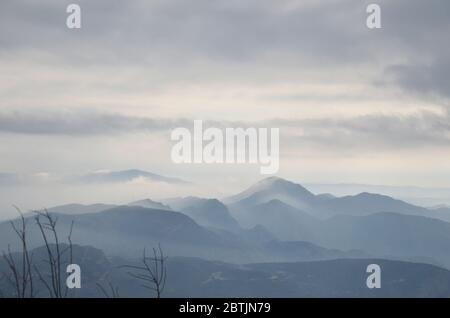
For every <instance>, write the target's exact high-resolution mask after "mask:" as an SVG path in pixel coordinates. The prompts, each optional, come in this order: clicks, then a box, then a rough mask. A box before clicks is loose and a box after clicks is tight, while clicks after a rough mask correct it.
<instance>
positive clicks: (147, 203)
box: [128, 199, 172, 211]
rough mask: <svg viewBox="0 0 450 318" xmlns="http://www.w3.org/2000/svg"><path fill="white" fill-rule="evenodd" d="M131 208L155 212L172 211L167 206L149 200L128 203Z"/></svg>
mask: <svg viewBox="0 0 450 318" xmlns="http://www.w3.org/2000/svg"><path fill="white" fill-rule="evenodd" d="M128 205H131V206H140V207H143V208H148V209H156V210H169V211H170V210H172V209H171V208H170V207H169V206H167V205H165V204H162V203H160V202H156V201H153V200H151V199H143V200H138V201H134V202H130V203H128Z"/></svg>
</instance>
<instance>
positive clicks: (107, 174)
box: [78, 169, 188, 184]
mask: <svg viewBox="0 0 450 318" xmlns="http://www.w3.org/2000/svg"><path fill="white" fill-rule="evenodd" d="M137 178H144V179H147V180H149V181H157V182H165V183H170V184H180V183H188V182H187V181H184V180H182V179H179V178H173V177H167V176H163V175H159V174H156V173H153V172H148V171H144V170H139V169H127V170H119V171H110V170H98V171H94V172H92V173H88V174H86V175H84V176H81V177H79V178H78V181H81V182H86V183H118V182H130V181H133V180H135V179H137Z"/></svg>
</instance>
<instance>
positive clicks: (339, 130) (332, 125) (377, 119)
mask: <svg viewBox="0 0 450 318" xmlns="http://www.w3.org/2000/svg"><path fill="white" fill-rule="evenodd" d="M267 124H268V125H271V126H275V127H277V126H278V127H284V128H286V129H289V128H293V129H294V131H291V132H290V133H289V132H287V134H286V135H285V138H286V139H287V141H288V143H289V144H290V145H291V146H300V145H303V146H304V145H308V146H318V147H320V148H322V149H329V150H333V151H336V150H339V151H345V149H348V150H350V151H354V150H355V149H356V150H357V149H366V150H371V151H375V150H377V149H382V150H386V149H389V150H398V149H408V148H409V149H416V150H417V149H423V148H430V147H448V146H450V116H449V114H448V113H447V114H444V115H439V114H435V113H430V112H425V111H424V112H420V113H417V114H415V115H382V114H378V115H377V114H375V115H365V116H358V117H352V118H341V119H339V118H322V119H304V120H285V119H278V120H272V121H270V122H268V123H267ZM298 131H301V133H298Z"/></svg>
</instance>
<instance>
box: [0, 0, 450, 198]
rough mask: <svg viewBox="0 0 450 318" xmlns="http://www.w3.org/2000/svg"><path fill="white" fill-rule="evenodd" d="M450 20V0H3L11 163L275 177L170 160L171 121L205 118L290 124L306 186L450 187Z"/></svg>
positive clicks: (238, 180)
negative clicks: (375, 15) (76, 14)
mask: <svg viewBox="0 0 450 318" xmlns="http://www.w3.org/2000/svg"><path fill="white" fill-rule="evenodd" d="M371 2H376V3H378V4H379V5H380V6H381V10H382V11H381V12H382V16H381V17H382V28H381V29H377V30H371V29H368V28H367V27H366V18H367V13H366V7H367V5H368V4H369V3H371ZM69 3H77V4H79V5H80V6H81V9H82V28H81V29H80V30H69V29H68V28H67V27H66V23H65V22H66V17H67V13H66V7H67V5H68V4H69ZM449 16H450V2H449V1H446V0H441V1H439V0H431V1H424V0H396V1H361V0H328V1H317V0H314V1H312V0H307V1H293V0H277V1H273V0H270V1H269V0H244V1H243V0H226V1H225V0H195V1H194V0H191V1H188V0H158V1H137V0H136V1H133V0H132V1H118V0H96V1H91V0H89V1H88V0H79V1H60V0H58V1H57V0H52V1H51V0H41V1H31V0H29V1H23V0H2V1H1V2H0V70H1V71H0V144H1V145H2V146H1V147H0V173H15V174H21V175H37V176H46V177H48V178H50V179H51V176H57V175H63V174H74V173H86V172H88V171H95V170H99V169H109V170H120V169H128V168H140V169H144V170H148V171H152V172H156V173H160V174H163V175H169V176H177V177H182V178H184V179H188V180H191V181H193V182H195V183H197V184H201V185H202V186H203V188H202V189H200V188H199V189H197V191H198V192H199V193H200V194H204V195H208V194H209V195H214V193H213V192H215V193H216V192H217V193H221V194H226V193H229V192H230V191H231V189H236V187H239V186H241V187H245V186H247V185H249V184H250V183H251V182H254V181H256V180H258V179H260V178H261V176H260V175H259V167H258V166H247V165H244V166H220V165H213V166H204V165H200V166H198V165H197V166H189V165H182V166H180V165H174V164H173V163H172V162H171V161H170V149H171V145H172V144H171V142H170V130H171V129H172V128H174V127H177V126H188V127H189V125H191V124H192V120H193V119H203V120H205V121H209V122H210V123H212V124H214V123H215V124H217V125H223V126H224V127H226V126H230V127H234V126H238V125H242V126H252V127H279V128H280V134H281V140H280V151H281V162H280V172H279V175H280V176H282V177H287V178H289V179H292V180H295V181H298V182H321V183H326V182H329V183H339V182H357V183H366V184H385V185H413V186H428V187H450V160H448V158H450V103H449V99H450V41H448V35H449V34H450V19H449ZM0 181H1V180H0ZM2 189H3V190H0V191H4V192H3V193H6V192H5V191H6V190H5V187H3V188H2ZM148 194H149V195H152V193H148ZM9 195H10V194H8V196H9ZM159 195H161V194H159ZM155 196H158V195H157V194H155ZM91 199H92V200H94V199H93V198H91ZM92 200H91V201H92ZM85 201H89V200H85ZM46 202H47V201H46ZM19 203H20V202H19ZM43 204H44V203H43Z"/></svg>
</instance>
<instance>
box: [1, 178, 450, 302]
mask: <svg viewBox="0 0 450 318" xmlns="http://www.w3.org/2000/svg"><path fill="white" fill-rule="evenodd" d="M48 211H49V212H50V213H51V215H53V216H54V217H55V219H57V224H58V233H59V234H60V236H61V237H66V235H67V233H68V231H69V230H70V227H71V224H72V221H74V222H75V223H74V224H75V226H74V230H73V237H72V240H73V241H74V242H76V244H79V245H82V246H92V247H93V248H96V249H99V250H101V251H102V253H103V252H104V253H105V254H106V257H107V258H108V259H116V258H119V259H125V260H128V261H130V260H133V259H135V258H137V257H139V255H140V253H141V252H142V249H143V248H152V247H154V246H157V245H158V244H161V246H163V247H164V251H165V253H166V254H167V255H168V256H169V257H170V258H173V259H174V263H171V264H172V265H170V266H175V265H173V264H178V265H177V266H178V267H177V269H173V270H172V271H176V275H178V274H179V273H182V272H183V271H186V270H187V269H186V268H183V266H188V268H189V266H195V268H196V270H197V269H198V270H200V269H201V272H202V278H201V279H200V277H197V276H198V275H200V274H199V273H197V272H195V271H194V272H192V273H190V274H189V275H194V276H195V277H197V278H198V279H199V280H198V281H196V282H192V283H193V284H194V285H195V284H198V285H199V286H200V287H198V288H199V289H198V290H196V289H195V288H193V289H192V291H191V292H192V295H204V294H205V293H211V295H217V296H224V295H253V296H257V295H261V296H265V295H269V296H274V297H277V296H283V295H285V296H287V297H290V296H292V297H294V296H298V295H302V296H308V295H309V296H311V297H314V296H317V295H320V296H326V297H334V296H336V297H347V296H348V297H353V296H364V297H372V296H380V295H383V296H395V295H399V294H401V293H405V294H406V295H409V294H410V295H411V296H413V297H415V296H421V295H422V293H425V294H427V295H438V296H439V295H446V293H447V291H446V290H445V289H442V290H441V289H439V288H437V289H436V290H433V291H431V287H430V288H429V290H428V289H427V291H426V292H425V291H424V290H425V289H424V290H422V289H420V288H419V287H417V286H419V285H417V284H419V283H420V284H429V286H432V282H433V277H440V276H439V275H442V279H443V280H445V279H447V275H448V273H447V272H446V271H445V268H450V223H447V222H446V220H449V219H450V218H449V211H448V208H446V207H439V208H436V209H430V208H424V207H420V206H415V205H412V204H409V203H407V202H404V201H401V200H398V199H395V198H392V197H389V196H385V195H379V194H375V193H373V194H372V193H360V194H357V195H353V196H344V197H335V196H332V195H328V194H314V193H312V192H310V191H308V190H307V189H306V188H304V187H303V186H301V185H300V184H297V183H294V182H291V181H287V180H284V179H281V178H277V177H270V178H266V179H264V180H261V181H259V182H257V183H256V184H254V185H253V186H251V187H250V188H249V189H247V190H244V191H243V192H240V193H238V194H236V195H233V196H231V197H227V198H224V199H222V200H219V199H217V198H199V197H192V196H191V197H180V198H169V199H164V200H160V201H159V202H157V201H154V200H152V199H150V198H145V199H142V200H139V201H134V202H131V203H128V204H126V205H110V204H103V203H98V204H93V205H81V204H69V205H64V206H57V207H53V208H49V209H48ZM26 220H27V224H28V239H29V246H30V248H39V247H40V246H41V245H42V244H43V242H42V239H41V236H40V232H39V229H38V228H37V226H36V224H35V222H34V221H33V219H32V215H30V214H27V215H26ZM8 245H9V246H11V248H12V249H13V250H19V249H20V245H19V244H18V242H17V239H16V233H14V231H13V229H12V228H11V224H10V223H9V222H2V223H0V250H6V249H7V248H8ZM375 258H376V259H378V260H380V261H379V262H383V263H385V264H388V265H387V266H392V267H390V268H393V269H395V270H393V272H395V273H396V275H400V276H401V273H400V272H401V269H400V268H401V267H402V266H403V267H404V268H405V273H409V274H404V275H406V276H404V277H407V278H402V279H406V281H405V284H404V285H402V284H399V285H398V286H397V287H398V288H397V287H395V288H394V287H393V286H394V285H395V284H396V283H395V280H394V276H392V279H393V282H392V284H394V285H392V286H391V287H392V290H384V291H383V292H380V293H377V292H373V293H371V292H368V291H367V290H365V289H364V290H362V289H358V288H359V287H358V288H356V286H353V287H352V286H350V285H351V282H350V281H349V282H348V284H349V285H348V286H347V285H345V284H344V282H341V281H340V280H339V277H338V276H336V277H334V276H333V277H334V278H332V279H331V278H330V280H329V281H322V280H320V279H319V280H318V281H317V282H316V285H317V286H316V285H314V283H313V282H311V281H308V277H309V276H308V275H312V277H316V276H317V277H319V276H320V274H319V273H318V272H316V271H319V272H320V270H321V269H320V268H322V266H324V267H323V270H324V271H333V267H334V266H337V268H340V272H341V273H348V274H345V275H350V269H351V268H353V267H355V266H356V267H358V266H362V265H361V264H363V263H364V264H365V263H367V260H369V259H375ZM175 260H176V261H175ZM299 262H301V263H299ZM311 262H318V263H311ZM183 264H184V265H183ZM186 264H187V265H186ZM220 264H222V265H220ZM249 264H254V265H249ZM264 264H266V265H264ZM290 264H295V265H290ZM358 264H359V265H358ZM242 266H244V267H242ZM206 268H208V269H210V272H208V270H206ZM358 268H359V267H358ZM319 269H320V270H319ZM190 270H193V268H191V269H190ZM358 270H364V269H361V268H359V269H358ZM408 271H410V272H408ZM421 271H423V272H427V273H428V274H426V275H428V276H421V275H425V274H421V273H422V272H421ZM203 272H204V274H205V275H206V274H207V273H209V274H208V275H209V277H210V278H209V280H208V278H207V277H206V276H205V277H204V276H203ZM397 272H398V273H397ZM245 273H247V275H248V276H245V275H244V274H245ZM280 273H284V274H280ZM414 273H418V274H417V275H418V276H417V277H416V278H414V277H413V276H414ZM436 273H438V274H436ZM186 274H188V273H186ZM269 274H270V275H269ZM196 275H197V276H196ZM240 275H244V276H245V277H243V278H239V277H240ZM252 275H255V284H256V285H254V284H253V280H251V281H248V282H247V283H246V284H247V285H246V286H247V287H248V288H249V289H248V290H246V289H245V288H246V287H245V288H243V289H242V293H241V292H239V291H236V289H233V288H232V286H231V285H230V284H236V282H237V281H246V279H250V277H253V276H252ZM265 275H267V276H265ZM280 275H281V276H280ZM283 275H287V276H286V279H281V278H280V277H284V276H283ZM305 275H306V276H305ZM358 275H359V274H358ZM361 275H364V271H363V272H362V274H361ZM430 275H431V276H430ZM433 275H434V276H433ZM246 277H247V278H246ZM257 277H260V278H261V280H260V281H259V280H258V279H259V278H257ZM273 277H278V278H279V279H280V280H277V279H278V278H277V279H275V278H273ZM287 277H295V279H294V280H291V281H289V279H288V278H287ZM402 277H403V276H402ZM197 278H196V279H197ZM192 279H193V278H192ZM203 279H204V280H203ZM297 280H298V281H297ZM205 281H207V282H208V284H211V285H210V286H213V287H211V288H214V290H216V292H212V291H211V290H209V289H208V288H206V287H205V286H204V284H205ZM256 282H258V283H256ZM271 283H272V284H275V285H274V286H278V287H276V288H275V289H273V290H271V291H269V289H268V286H270V284H271ZM278 283H279V285H277V284H278ZM121 284H122V285H124V286H128V285H127V284H128V283H127V282H125V280H124V279H122V282H121ZM258 284H260V285H258ZM327 284H329V285H328V286H327ZM330 284H331V285H330ZM340 284H342V288H344V290H347V292H348V294H345V292H344V291H340V290H339V289H338V288H337V286H340ZM408 284H410V285H408ZM194 285H193V286H194ZM195 286H196V285H195ZM257 286H260V287H261V288H262V289H261V290H259V289H258V288H257ZM407 286H412V287H411V288H412V289H413V290H414V292H412V291H411V292H410V293H409V294H408V291H407ZM414 286H415V287H414ZM427 286H428V285H427ZM124 288H125V287H124ZM196 288H197V287H196ZM204 288H206V289H204ZM345 288H347V289H345ZM169 290H171V289H170V288H169ZM183 290H184V289H183V286H181V285H175V286H174V287H173V289H172V290H171V291H170V292H168V293H169V294H170V295H175V296H184V295H186V293H187V291H186V290H184V291H183ZM130 293H131V294H133V292H132V291H130ZM205 295H206V294H205Z"/></svg>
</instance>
